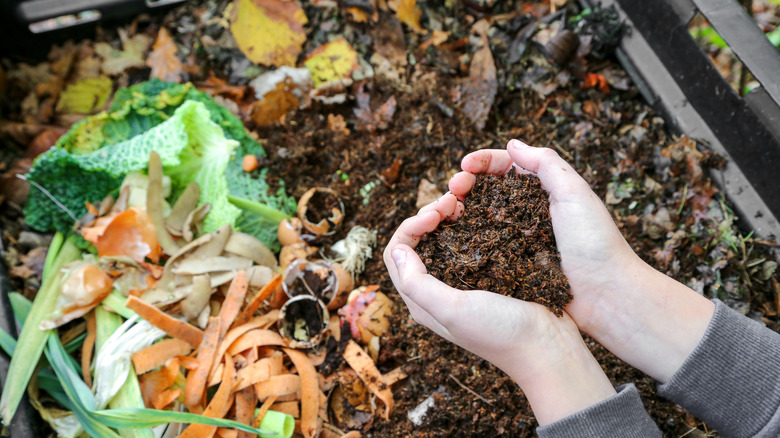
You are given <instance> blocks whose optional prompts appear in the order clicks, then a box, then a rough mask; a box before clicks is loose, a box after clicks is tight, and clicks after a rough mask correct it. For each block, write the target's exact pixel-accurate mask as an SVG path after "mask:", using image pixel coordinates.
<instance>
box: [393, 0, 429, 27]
mask: <svg viewBox="0 0 780 438" xmlns="http://www.w3.org/2000/svg"><path fill="white" fill-rule="evenodd" d="M388 6H390V9H393V10H394V11H395V15H396V17H398V20H399V21H400V22H401V23H403V24H405V25H407V26H409V29H412V30H413V31H415V32H417V33H428V31H427V30H425V29H423V27H422V26H420V17H422V9H420V8H418V7H417V0H390V1H389V2H388Z"/></svg>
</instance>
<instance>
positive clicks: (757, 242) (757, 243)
mask: <svg viewBox="0 0 780 438" xmlns="http://www.w3.org/2000/svg"><path fill="white" fill-rule="evenodd" d="M745 242H748V243H753V244H755V245H764V246H773V247H775V248H780V243H777V242H770V241H768V240H758V239H745Z"/></svg>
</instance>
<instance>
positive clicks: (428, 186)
mask: <svg viewBox="0 0 780 438" xmlns="http://www.w3.org/2000/svg"><path fill="white" fill-rule="evenodd" d="M442 195H443V193H442V192H441V191H440V190H439V189H438V188H437V187H436V184H434V183H432V182H430V181H428V180H427V179H425V178H423V179H421V180H420V185H418V186H417V203H416V204H415V206H416V207H417V208H423V207H425V206H426V205H428V204H430V203H431V202H433V201H435V200H437V199H439V198H441V196H442Z"/></svg>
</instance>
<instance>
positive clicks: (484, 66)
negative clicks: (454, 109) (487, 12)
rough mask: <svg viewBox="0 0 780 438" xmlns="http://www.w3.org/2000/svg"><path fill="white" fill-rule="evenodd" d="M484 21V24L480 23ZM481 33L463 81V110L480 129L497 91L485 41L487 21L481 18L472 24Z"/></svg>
mask: <svg viewBox="0 0 780 438" xmlns="http://www.w3.org/2000/svg"><path fill="white" fill-rule="evenodd" d="M482 23H484V25H482ZM474 28H475V29H476V30H477V32H478V33H479V34H481V40H482V47H481V48H480V49H479V50H477V52H476V53H475V54H474V57H473V58H472V59H471V65H470V66H469V77H468V78H467V79H466V80H465V81H464V82H463V95H462V96H461V100H462V101H463V112H464V113H465V114H466V117H468V118H469V120H471V121H472V122H473V123H474V126H475V127H476V128H477V129H479V130H482V129H484V128H485V123H486V122H487V118H488V115H489V114H490V108H491V107H492V106H493V100H494V99H495V98H496V92H497V91H498V80H497V79H496V64H495V62H494V61H493V54H492V53H491V52H490V46H489V45H488V41H487V22H485V21H484V20H481V21H479V22H477V23H476V24H475V25H474Z"/></svg>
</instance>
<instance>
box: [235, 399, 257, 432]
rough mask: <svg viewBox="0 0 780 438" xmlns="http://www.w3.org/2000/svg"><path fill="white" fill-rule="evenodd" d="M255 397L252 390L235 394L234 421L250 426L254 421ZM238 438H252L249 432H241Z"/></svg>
mask: <svg viewBox="0 0 780 438" xmlns="http://www.w3.org/2000/svg"><path fill="white" fill-rule="evenodd" d="M255 406H257V396H256V395H255V389H254V388H245V389H242V390H241V391H238V392H236V421H238V422H239V423H243V424H246V425H248V426H251V425H252V423H254V420H255ZM238 438H252V434H251V433H249V432H244V431H241V432H239V433H238Z"/></svg>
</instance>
